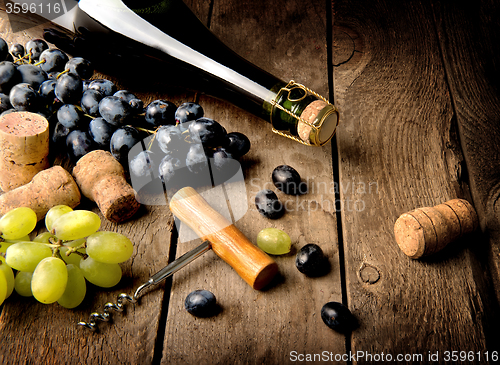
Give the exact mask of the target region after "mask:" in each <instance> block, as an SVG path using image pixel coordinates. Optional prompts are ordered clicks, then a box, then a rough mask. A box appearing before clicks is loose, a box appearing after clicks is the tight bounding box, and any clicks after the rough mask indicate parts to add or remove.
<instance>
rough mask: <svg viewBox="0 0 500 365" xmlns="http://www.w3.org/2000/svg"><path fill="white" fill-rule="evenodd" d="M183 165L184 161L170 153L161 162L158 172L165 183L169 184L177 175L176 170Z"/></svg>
mask: <svg viewBox="0 0 500 365" xmlns="http://www.w3.org/2000/svg"><path fill="white" fill-rule="evenodd" d="M181 167H182V162H181V161H180V160H179V159H178V158H177V157H174V156H173V155H172V154H168V155H166V156H165V157H163V158H162V160H161V161H160V164H159V165H158V174H159V176H160V178H161V180H162V182H163V183H164V184H167V183H168V182H169V181H171V180H172V178H173V177H174V176H175V175H176V172H177V171H178V170H179V169H180V168H181Z"/></svg>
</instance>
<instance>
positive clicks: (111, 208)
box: [73, 150, 140, 223]
mask: <svg viewBox="0 0 500 365" xmlns="http://www.w3.org/2000/svg"><path fill="white" fill-rule="evenodd" d="M73 176H74V177H75V180H76V182H77V184H78V186H79V187H80V189H81V191H82V194H83V195H84V196H85V197H87V198H89V199H90V200H92V201H94V202H96V203H97V206H98V207H99V210H100V211H101V213H102V214H103V215H104V217H105V218H106V219H108V220H109V221H111V222H116V223H120V222H123V221H125V220H127V219H129V218H131V217H132V216H133V215H134V214H135V213H136V212H137V210H139V207H140V204H139V202H137V200H136V199H135V191H134V189H133V188H132V186H130V185H129V184H128V183H127V181H126V180H125V172H124V170H123V167H122V165H121V164H120V163H119V162H118V161H117V160H116V159H115V158H114V157H113V155H111V153H109V152H107V151H103V150H95V151H92V152H90V153H87V154H86V155H85V156H83V157H82V158H80V159H79V160H78V162H77V163H76V166H75V168H74V169H73Z"/></svg>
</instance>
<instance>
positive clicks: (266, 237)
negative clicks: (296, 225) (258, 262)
mask: <svg viewBox="0 0 500 365" xmlns="http://www.w3.org/2000/svg"><path fill="white" fill-rule="evenodd" d="M257 246H259V247H260V248H261V249H262V251H264V252H267V253H268V254H271V255H284V254H286V253H289V252H290V248H291V246H292V240H291V239H290V236H288V235H287V234H286V233H285V232H283V231H282V230H280V229H277V228H265V229H263V230H262V231H260V232H259V234H258V235H257Z"/></svg>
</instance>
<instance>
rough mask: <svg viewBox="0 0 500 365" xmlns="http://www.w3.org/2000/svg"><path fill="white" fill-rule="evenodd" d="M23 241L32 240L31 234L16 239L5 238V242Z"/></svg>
mask: <svg viewBox="0 0 500 365" xmlns="http://www.w3.org/2000/svg"><path fill="white" fill-rule="evenodd" d="M23 241H31V239H30V236H29V235H26V236H22V237H21V238H16V239H15V240H5V242H10V243H16V242H23Z"/></svg>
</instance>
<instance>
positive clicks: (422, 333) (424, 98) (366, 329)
mask: <svg viewBox="0 0 500 365" xmlns="http://www.w3.org/2000/svg"><path fill="white" fill-rule="evenodd" d="M332 10H333V19H334V27H335V28H334V30H335V33H334V37H333V39H334V49H335V47H336V48H337V51H336V52H334V59H333V63H334V80H335V100H336V104H337V106H338V107H339V109H340V110H341V118H342V124H341V126H340V129H339V131H338V134H337V142H338V155H339V166H340V176H339V179H340V184H341V186H343V187H344V189H342V190H341V197H342V198H341V200H342V202H343V209H342V227H343V240H344V242H343V244H344V252H345V253H346V255H345V261H346V279H347V280H346V281H347V294H348V298H347V302H348V304H349V306H350V308H351V310H352V311H353V312H354V314H355V315H356V316H357V317H358V319H359V321H360V328H359V329H358V330H356V331H354V332H353V333H352V342H351V346H352V350H353V351H367V352H368V353H372V354H373V353H380V352H382V351H384V352H385V353H392V354H398V353H400V354H405V353H411V354H424V355H427V354H428V352H429V351H430V352H431V353H432V352H436V351H443V350H445V349H454V348H460V349H461V350H466V351H469V350H470V351H482V350H486V349H488V343H487V340H486V338H485V333H488V331H489V329H490V328H492V327H490V322H489V321H490V318H489V317H488V314H486V312H485V311H487V309H488V308H489V307H490V302H491V300H492V297H491V291H490V290H489V288H488V287H487V284H488V280H487V279H485V278H484V275H482V274H479V272H478V271H479V270H477V268H478V267H481V263H480V261H479V260H480V258H479V257H477V256H476V252H475V249H473V248H472V247H473V246H476V245H481V244H484V242H482V241H481V237H480V235H474V236H469V237H467V238H465V239H463V240H461V241H459V242H456V243H455V244H454V245H453V246H454V247H451V248H450V247H448V248H447V249H445V250H444V251H443V252H442V254H437V255H436V256H434V257H433V258H429V259H427V260H421V261H418V260H417V261H415V260H410V259H409V258H408V257H406V256H404V254H403V253H402V252H401V251H400V250H399V249H398V247H397V245H396V242H395V239H394V233H393V226H394V222H395V220H396V218H397V217H398V216H399V215H400V214H401V213H403V212H405V211H409V210H411V209H414V208H417V207H421V206H434V205H437V204H440V203H443V202H445V201H447V200H449V199H451V198H455V197H457V196H458V197H463V196H464V192H463V190H462V189H461V185H462V184H461V181H460V180H459V179H458V174H457V172H458V171H459V167H460V166H461V164H462V160H463V157H462V155H461V153H460V145H459V143H458V140H457V139H456V127H455V125H454V123H455V118H454V114H453V105H452V102H451V97H450V93H449V90H448V87H447V83H446V78H445V69H444V66H443V63H442V59H441V57H440V51H439V50H440V49H439V42H438V39H437V35H436V33H435V27H434V23H433V14H432V8H431V7H430V6H429V5H428V4H427V3H425V2H423V3H418V2H411V3H406V2H405V3H402V2H396V1H374V2H370V3H367V2H362V1H334V2H333V9H332ZM335 34H338V35H340V36H339V37H336V36H335ZM335 40H337V41H338V42H337V43H335ZM342 48H344V50H342ZM370 183H374V185H373V189H372V190H369V189H368V188H367V186H369V184H370ZM348 184H351V187H352V184H354V186H355V187H354V188H352V189H350V188H347V187H348ZM348 202H359V203H358V204H359V205H358V206H359V207H362V208H363V209H358V210H356V209H351V210H349V208H348V205H347V203H348ZM354 207H356V206H355V205H354ZM367 268H370V269H371V270H372V271H374V272H376V276H377V280H365V278H366V276H365V275H363V272H364V271H365V270H367ZM360 362H362V359H360ZM410 362H411V361H410ZM424 362H425V361H424Z"/></svg>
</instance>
